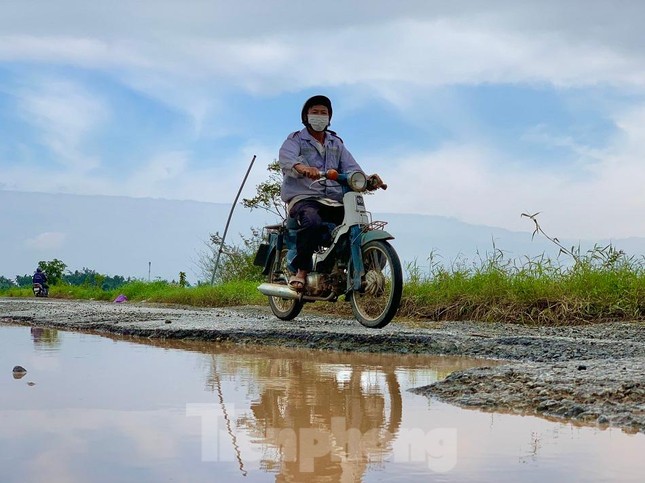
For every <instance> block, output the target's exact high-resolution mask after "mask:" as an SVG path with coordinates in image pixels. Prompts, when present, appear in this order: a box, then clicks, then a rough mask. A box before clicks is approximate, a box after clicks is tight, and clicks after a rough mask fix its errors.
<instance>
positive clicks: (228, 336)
mask: <svg viewBox="0 0 645 483" xmlns="http://www.w3.org/2000/svg"><path fill="white" fill-rule="evenodd" d="M0 322H2V323H9V324H25V325H31V326H46V327H54V328H58V329H63V330H76V331H93V332H99V333H106V332H107V333H117V334H124V335H133V336H140V337H157V338H176V339H199V340H212V341H229V342H235V343H240V344H264V345H279V346H282V347H305V348H315V349H324V350H340V351H353V352H388V353H402V354H434V355H439V354H440V355H453V356H454V355H462V356H470V357H480V358H486V359H494V360H496V362H495V363H494V364H491V366H490V367H479V368H474V369H469V370H464V371H458V372H455V373H453V374H451V375H450V376H448V377H447V378H446V379H444V380H443V381H439V382H437V383H435V384H432V385H430V386H425V387H421V388H416V389H413V390H412V391H413V392H416V393H418V394H424V395H426V396H428V397H437V398H439V399H442V400H444V401H448V402H451V403H454V404H458V405H460V406H462V407H467V408H478V409H483V410H489V411H511V412H518V413H521V414H536V415H540V416H543V417H548V418H557V419H563V420H572V421H575V422H579V423H581V424H586V425H588V424H593V425H598V426H600V427H604V426H614V427H620V428H622V429H624V430H625V431H630V432H641V433H644V432H645V323H643V322H616V323H603V324H593V325H584V326H556V327H532V326H524V325H516V324H506V323H478V322H467V321H463V322H423V321H395V322H393V323H391V324H390V325H388V326H387V327H385V328H383V329H378V330H375V329H367V328H365V327H363V326H361V325H360V324H359V323H358V322H356V321H354V320H351V319H345V318H338V317H335V316H325V315H320V314H313V313H304V314H303V315H301V316H300V317H298V318H297V319H296V320H293V321H289V322H285V321H281V320H279V319H277V318H275V317H274V316H273V315H272V314H271V312H270V311H269V309H268V307H256V306H245V307H235V308H226V309H217V308H208V309H200V308H194V307H190V308H187V307H170V306H158V305H153V304H147V303H131V302H128V303H123V304H115V303H107V302H96V301H67V300H55V299H39V300H34V299H7V298H4V299H2V298H0ZM498 361H503V363H500V362H498Z"/></svg>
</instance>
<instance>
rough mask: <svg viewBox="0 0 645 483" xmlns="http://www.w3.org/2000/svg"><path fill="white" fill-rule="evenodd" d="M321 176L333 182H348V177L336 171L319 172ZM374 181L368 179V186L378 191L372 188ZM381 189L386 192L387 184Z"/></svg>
mask: <svg viewBox="0 0 645 483" xmlns="http://www.w3.org/2000/svg"><path fill="white" fill-rule="evenodd" d="M319 175H320V179H329V180H331V181H339V180H340V181H342V182H345V183H346V182H347V175H344V174H340V173H339V172H338V171H336V170H335V169H328V170H327V171H319ZM373 179H374V178H370V177H368V178H367V183H368V186H369V188H368V189H377V188H374V187H372V180H373ZM379 188H381V189H384V190H386V189H387V185H386V184H385V183H383V184H381V186H379Z"/></svg>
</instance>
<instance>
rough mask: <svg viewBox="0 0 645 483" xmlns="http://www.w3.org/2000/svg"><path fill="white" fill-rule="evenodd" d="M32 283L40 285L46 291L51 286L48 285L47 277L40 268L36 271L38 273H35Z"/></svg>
mask: <svg viewBox="0 0 645 483" xmlns="http://www.w3.org/2000/svg"><path fill="white" fill-rule="evenodd" d="M31 281H32V283H39V284H40V285H42V287H43V288H44V289H45V290H48V289H49V285H47V275H46V274H45V272H43V270H42V268H40V267H38V268H37V269H36V272H35V273H34V276H33V277H32V279H31Z"/></svg>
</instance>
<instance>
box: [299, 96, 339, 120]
mask: <svg viewBox="0 0 645 483" xmlns="http://www.w3.org/2000/svg"><path fill="white" fill-rule="evenodd" d="M312 106H325V107H326V108H327V110H328V111H329V120H330V121H331V115H332V108H331V101H330V100H329V97H327V96H322V95H317V96H313V97H310V98H309V99H307V100H306V101H305V104H304V105H303V106H302V113H301V114H300V118H301V119H302V123H303V124H304V125H305V126H307V125H308V124H309V123H308V122H307V112H308V111H309V109H310V108H311V107H312Z"/></svg>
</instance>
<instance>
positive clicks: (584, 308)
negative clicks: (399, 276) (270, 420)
mask: <svg viewBox="0 0 645 483" xmlns="http://www.w3.org/2000/svg"><path fill="white" fill-rule="evenodd" d="M268 171H269V173H270V174H269V180H268V181H267V182H264V183H262V184H260V185H258V186H257V196H256V197H254V198H251V199H245V200H243V203H242V204H243V205H244V206H245V207H247V208H251V209H254V208H261V209H265V210H267V211H269V212H272V213H274V214H276V215H277V216H280V217H283V218H284V216H285V214H284V211H283V210H282V207H283V205H282V203H281V202H280V201H279V198H278V197H279V180H280V176H279V167H278V165H277V163H276V162H274V163H271V164H270V165H269V167H268ZM537 215H538V213H536V214H532V215H531V214H526V213H524V214H522V216H525V217H527V218H528V219H530V220H531V221H532V222H533V223H534V226H535V230H534V232H533V236H536V235H538V236H543V237H546V238H547V239H549V240H550V241H551V242H553V243H554V244H555V245H557V246H558V247H559V249H560V253H559V256H558V257H557V258H556V259H552V258H549V257H547V256H544V255H543V256H541V257H536V258H524V259H509V258H507V257H506V256H505V254H504V252H503V251H502V250H499V249H497V248H496V247H495V246H493V249H492V251H491V252H490V253H487V254H484V255H483V256H481V257H480V258H479V259H478V260H475V261H469V260H465V259H458V260H453V261H451V262H449V263H448V264H446V263H440V261H439V258H438V256H437V255H436V254H430V256H429V257H428V259H427V260H424V261H422V262H418V261H416V260H415V261H413V262H409V263H407V264H406V265H405V284H404V290H403V298H402V303H401V307H400V309H399V313H398V316H399V317H400V318H408V319H417V320H418V319H421V320H428V321H442V320H477V321H490V322H495V321H497V322H501V321H504V322H516V323H523V324H540V325H554V324H580V323H591V322H602V321H609V320H645V260H644V259H643V258H642V257H639V258H637V257H633V256H629V255H627V254H625V253H623V252H622V251H620V250H617V249H616V248H614V247H613V246H611V245H608V246H596V247H595V248H593V249H591V250H589V251H587V252H584V253H582V252H581V251H580V249H579V248H576V247H571V248H567V247H564V246H562V245H561V244H560V242H559V241H558V239H557V238H554V237H550V236H549V235H548V234H547V233H545V232H544V231H543V230H542V227H541V226H540V224H539V223H538V220H537ZM261 241H262V233H261V231H260V230H258V229H251V234H250V235H249V236H248V237H243V238H242V243H241V245H240V246H232V245H227V244H225V243H224V240H223V239H222V237H221V236H220V235H219V234H218V233H215V234H213V235H211V236H210V240H209V242H208V244H207V248H206V251H205V252H204V253H202V256H201V257H200V260H199V261H198V267H199V268H200V269H201V272H202V280H203V282H202V283H200V284H198V285H197V286H192V287H191V286H190V285H189V284H188V283H186V275H185V273H183V272H182V273H180V274H179V278H178V280H179V281H178V282H175V281H171V282H168V281H153V282H150V281H148V282H146V281H142V280H133V279H129V278H128V279H125V278H124V277H120V276H116V277H109V276H107V275H101V274H98V273H96V272H95V271H93V270H89V269H86V268H85V269H83V271H81V272H79V271H75V272H73V273H72V272H70V271H68V272H67V273H65V272H64V270H65V268H66V265H65V264H64V263H63V262H61V261H60V260H56V259H54V260H53V261H51V262H45V261H41V262H40V263H39V266H41V268H43V269H44V270H45V271H46V272H47V273H48V274H54V275H55V276H54V277H53V283H52V284H51V285H52V286H51V288H50V297H56V298H74V299H94V300H107V301H111V300H114V299H115V298H116V297H117V296H119V295H125V296H126V297H127V299H128V300H129V301H147V302H156V303H169V304H182V305H191V306H198V307H227V306H235V305H264V304H266V303H267V302H266V297H264V296H262V295H261V294H260V293H259V292H258V291H257V289H256V287H257V285H258V284H259V283H260V282H261V281H263V276H262V274H261V269H260V267H256V266H255V265H253V259H254V257H255V253H256V251H257V248H258V246H259V244H260V242H261ZM218 254H219V255H220V256H218ZM216 260H217V262H216ZM216 263H217V264H218V266H217V267H215V265H216ZM213 272H215V275H214V276H213ZM51 280H52V278H51V276H50V281H51ZM211 280H212V281H214V284H213V285H211V283H210V282H211ZM0 296H5V297H31V296H32V293H31V276H29V275H25V276H22V277H21V276H18V277H16V278H15V280H9V279H7V278H5V277H0ZM307 308H308V309H313V310H320V311H324V312H326V313H336V314H343V315H345V314H347V315H349V314H351V309H350V308H349V304H346V303H344V302H343V301H342V297H341V301H340V302H338V303H316V304H312V305H308V306H307Z"/></svg>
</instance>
